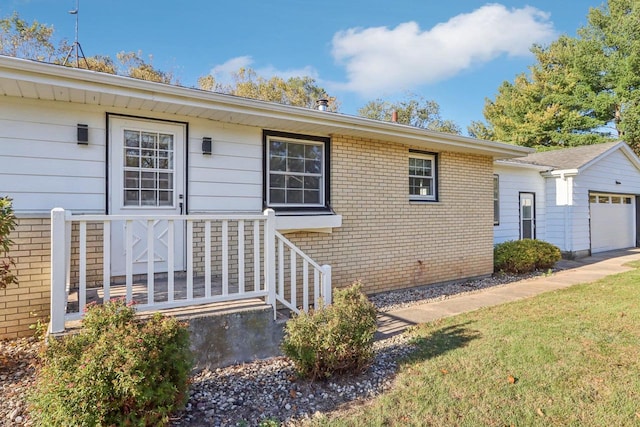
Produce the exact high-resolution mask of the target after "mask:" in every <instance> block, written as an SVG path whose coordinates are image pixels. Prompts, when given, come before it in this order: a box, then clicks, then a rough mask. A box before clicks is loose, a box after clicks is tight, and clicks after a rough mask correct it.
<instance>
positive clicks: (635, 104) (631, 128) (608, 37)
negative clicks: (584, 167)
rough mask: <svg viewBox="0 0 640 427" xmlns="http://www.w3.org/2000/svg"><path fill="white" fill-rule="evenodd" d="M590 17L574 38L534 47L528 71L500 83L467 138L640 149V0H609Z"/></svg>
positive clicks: (592, 9)
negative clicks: (620, 143)
mask: <svg viewBox="0 0 640 427" xmlns="http://www.w3.org/2000/svg"><path fill="white" fill-rule="evenodd" d="M587 19H588V23H587V25H586V26H584V27H582V28H580V29H579V30H578V33H577V34H578V36H577V37H575V38H574V37H569V36H566V35H563V36H560V37H559V38H558V39H557V40H556V41H554V42H552V43H551V44H550V45H549V46H547V47H542V46H537V45H536V46H533V48H532V52H533V54H534V55H535V58H536V61H537V62H536V63H535V64H534V65H532V66H531V67H530V69H529V71H530V72H529V73H528V74H527V75H525V74H520V75H518V76H517V77H516V78H515V80H514V82H513V83H511V82H504V83H503V84H502V85H501V86H500V87H499V89H498V93H497V95H496V98H495V100H489V99H488V100H486V102H485V108H484V116H485V119H486V120H487V124H484V123H480V122H474V123H472V124H471V126H470V127H469V129H468V130H469V133H470V134H471V135H472V136H476V137H481V138H490V139H494V140H500V141H505V142H512V143H515V144H518V145H524V146H529V147H567V146H575V145H584V144H595V143H599V142H604V141H607V140H610V139H612V138H621V139H623V140H624V141H626V142H627V143H629V145H630V146H631V147H632V148H634V150H636V152H640V92H639V91H638V89H639V88H640V25H638V22H639V21H640V0H609V1H608V2H607V4H604V5H602V6H601V7H598V8H591V9H590V10H589V14H588V16H587Z"/></svg>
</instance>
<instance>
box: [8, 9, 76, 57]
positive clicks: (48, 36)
mask: <svg viewBox="0 0 640 427" xmlns="http://www.w3.org/2000/svg"><path fill="white" fill-rule="evenodd" d="M53 31H54V29H53V26H52V25H51V26H49V25H46V24H40V23H39V22H38V21H35V20H34V21H33V22H31V23H29V22H27V21H25V20H24V19H22V18H20V15H18V13H17V12H14V13H13V14H11V15H9V16H7V17H5V18H1V19H0V55H6V56H15V57H18V58H28V59H35V60H37V61H44V62H53V61H55V60H57V59H59V58H60V57H62V56H63V55H64V54H65V53H66V52H67V51H68V50H69V48H70V46H69V44H68V43H67V42H66V41H65V40H63V41H61V42H59V43H56V42H55V41H54V39H53Z"/></svg>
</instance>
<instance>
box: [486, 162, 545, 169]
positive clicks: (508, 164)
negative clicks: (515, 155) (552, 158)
mask: <svg viewBox="0 0 640 427" xmlns="http://www.w3.org/2000/svg"><path fill="white" fill-rule="evenodd" d="M494 163H495V165H496V166H504V167H511V168H520V169H535V170H538V171H548V170H550V169H552V168H553V167H552V166H544V165H535V164H533V163H521V162H515V161H509V160H496V161H494Z"/></svg>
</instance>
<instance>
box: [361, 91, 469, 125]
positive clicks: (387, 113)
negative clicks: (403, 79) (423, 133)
mask: <svg viewBox="0 0 640 427" xmlns="http://www.w3.org/2000/svg"><path fill="white" fill-rule="evenodd" d="M394 111H395V112H396V113H397V114H398V123H402V124H406V125H410V126H415V127H419V128H423V129H429V130H434V131H438V132H447V133H454V134H460V127H459V126H458V125H457V124H456V123H455V122H453V121H451V120H444V119H442V118H441V117H440V106H439V105H438V103H437V102H435V101H431V100H427V99H425V98H423V97H422V96H418V95H415V94H411V93H408V94H407V95H406V97H405V99H403V100H400V101H397V102H390V101H385V100H383V99H376V100H375V101H369V102H368V103H367V104H365V106H364V107H362V108H360V109H359V110H358V115H359V116H361V117H366V118H369V119H374V120H381V121H387V122H390V121H391V120H392V115H393V112H394Z"/></svg>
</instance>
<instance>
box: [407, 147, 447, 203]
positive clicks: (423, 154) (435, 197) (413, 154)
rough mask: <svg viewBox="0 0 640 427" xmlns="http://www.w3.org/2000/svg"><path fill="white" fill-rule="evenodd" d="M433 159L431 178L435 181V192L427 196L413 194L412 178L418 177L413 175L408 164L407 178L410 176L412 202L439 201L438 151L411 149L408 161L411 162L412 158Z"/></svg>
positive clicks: (409, 189) (409, 188)
mask: <svg viewBox="0 0 640 427" xmlns="http://www.w3.org/2000/svg"><path fill="white" fill-rule="evenodd" d="M412 158H414V159H421V160H431V162H432V166H431V177H430V178H431V179H432V182H433V184H432V185H433V194H431V195H427V196H420V195H416V194H411V178H412V177H418V176H417V175H411V174H410V173H409V172H410V171H409V164H407V178H408V184H409V185H408V188H407V190H408V192H409V201H411V202H438V201H439V194H438V166H439V165H438V153H432V152H427V151H418V150H409V156H408V157H407V161H408V162H407V163H410V161H411V159H412Z"/></svg>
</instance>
